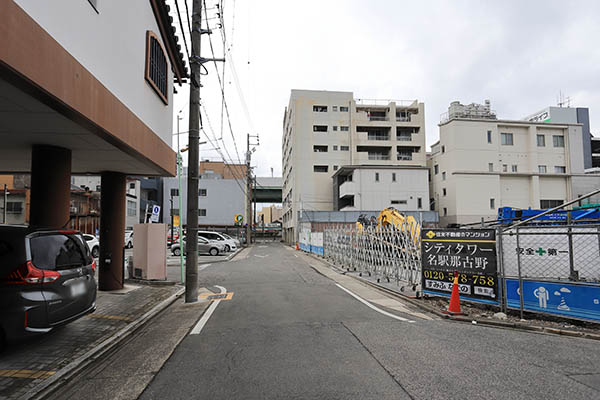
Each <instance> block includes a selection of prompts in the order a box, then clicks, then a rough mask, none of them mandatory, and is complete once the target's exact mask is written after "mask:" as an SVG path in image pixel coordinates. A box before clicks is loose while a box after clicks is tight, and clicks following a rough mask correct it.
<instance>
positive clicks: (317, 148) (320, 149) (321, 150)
mask: <svg viewBox="0 0 600 400" xmlns="http://www.w3.org/2000/svg"><path fill="white" fill-rule="evenodd" d="M313 151H314V152H315V153H327V146H313Z"/></svg>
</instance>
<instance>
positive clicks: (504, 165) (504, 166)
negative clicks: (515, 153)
mask: <svg viewBox="0 0 600 400" xmlns="http://www.w3.org/2000/svg"><path fill="white" fill-rule="evenodd" d="M502 172H508V165H507V164H502Z"/></svg>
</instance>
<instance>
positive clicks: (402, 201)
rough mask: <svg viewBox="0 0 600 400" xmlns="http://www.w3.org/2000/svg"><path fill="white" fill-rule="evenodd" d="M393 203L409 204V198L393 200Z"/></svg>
mask: <svg viewBox="0 0 600 400" xmlns="http://www.w3.org/2000/svg"><path fill="white" fill-rule="evenodd" d="M392 204H408V200H392Z"/></svg>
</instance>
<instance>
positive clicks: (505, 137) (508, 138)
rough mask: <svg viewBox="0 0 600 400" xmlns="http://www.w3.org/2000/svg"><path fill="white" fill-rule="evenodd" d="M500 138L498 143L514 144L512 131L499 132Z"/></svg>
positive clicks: (504, 144)
mask: <svg viewBox="0 0 600 400" xmlns="http://www.w3.org/2000/svg"><path fill="white" fill-rule="evenodd" d="M500 139H501V142H500V143H501V144H502V145H503V146H512V145H513V144H514V140H513V134H512V133H507V132H502V133H501V134H500Z"/></svg>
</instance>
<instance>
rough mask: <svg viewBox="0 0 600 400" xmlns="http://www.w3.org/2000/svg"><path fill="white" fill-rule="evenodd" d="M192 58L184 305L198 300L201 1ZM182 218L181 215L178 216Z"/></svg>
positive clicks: (194, 9)
mask: <svg viewBox="0 0 600 400" xmlns="http://www.w3.org/2000/svg"><path fill="white" fill-rule="evenodd" d="M192 4H193V5H192V32H191V36H192V57H191V60H190V70H191V76H190V113H189V129H188V131H189V132H188V145H189V149H190V150H189V152H190V153H189V156H188V176H187V184H188V190H187V236H186V242H185V252H186V264H185V302H186V303H195V302H197V301H198V159H199V152H200V149H199V148H198V146H199V144H198V143H199V142H200V67H201V66H202V65H201V62H200V60H199V58H200V42H201V36H202V33H201V29H202V0H193V3H192ZM179 218H181V216H180V217H179Z"/></svg>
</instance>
